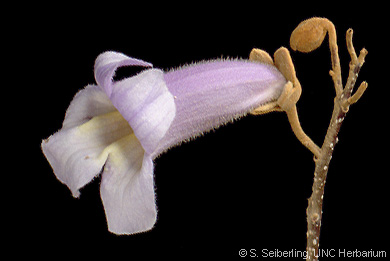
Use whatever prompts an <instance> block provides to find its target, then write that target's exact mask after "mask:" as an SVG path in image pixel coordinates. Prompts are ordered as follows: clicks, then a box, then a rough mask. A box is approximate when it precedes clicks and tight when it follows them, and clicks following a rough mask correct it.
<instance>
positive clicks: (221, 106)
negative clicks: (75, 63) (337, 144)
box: [42, 52, 286, 234]
mask: <svg viewBox="0 0 390 261" xmlns="http://www.w3.org/2000/svg"><path fill="white" fill-rule="evenodd" d="M121 66H144V67H147V68H145V70H144V71H142V72H141V73H139V74H137V75H135V76H133V77H129V78H125V79H123V80H120V81H114V80H113V76H114V74H115V71H116V69H117V68H118V67H121ZM94 72H95V79H96V83H97V84H96V85H88V86H87V87H85V88H84V89H83V90H81V91H79V92H78V93H77V94H76V95H75V97H74V99H73V101H72V102H71V104H70V105H69V108H68V110H67V112H66V115H65V119H64V122H63V126H62V128H61V129H60V130H59V131H58V132H57V133H55V134H53V135H51V136H50V137H49V138H47V139H45V140H43V141H42V151H43V153H44V155H45V156H46V158H47V160H48V161H49V163H50V164H51V166H52V168H53V171H54V174H55V175H56V177H57V178H58V179H59V180H60V181H61V182H62V183H64V184H65V185H67V186H68V187H69V189H70V190H71V192H72V194H73V196H74V197H79V195H80V192H79V190H80V189H81V188H82V187H83V186H84V185H86V184H87V183H89V182H90V181H91V180H92V179H93V178H94V177H96V176H98V175H99V174H101V183H100V195H101V198H102V202H103V205H104V209H105V213H106V218H107V223H108V229H109V230H110V231H111V232H113V233H116V234H133V233H138V232H143V231H147V230H149V229H151V228H152V227H153V226H154V224H155V222H156V217H157V209H156V204H155V194H154V180H153V168H154V165H153V159H154V158H155V157H157V156H158V155H160V154H161V153H163V152H164V151H166V150H167V149H169V148H170V147H172V146H174V145H178V144H180V143H181V142H183V141H188V140H190V139H191V138H193V137H196V136H199V135H201V134H203V133H204V132H207V131H209V130H212V129H215V128H217V127H219V126H221V125H223V124H226V123H228V122H230V121H232V120H234V119H236V118H238V117H241V116H244V115H246V114H247V113H248V112H250V111H252V110H253V109H254V108H257V107H259V106H261V105H264V104H267V103H269V102H273V101H275V100H277V99H278V97H279V96H280V94H281V93H282V90H283V88H284V85H285V84H286V79H285V78H284V76H283V75H282V74H281V73H280V72H279V71H278V70H277V69H276V67H274V66H272V65H269V64H262V63H256V62H250V61H248V60H212V61H206V62H200V63H197V64H193V65H189V66H185V67H182V68H179V69H176V70H172V71H169V72H164V71H162V70H159V69H154V68H152V65H151V64H150V63H147V62H144V61H141V60H138V59H134V58H130V57H127V56H125V55H123V54H121V53H116V52H105V53H102V54H101V55H99V56H98V57H97V59H96V62H95V70H94Z"/></svg>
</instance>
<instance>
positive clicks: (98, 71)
mask: <svg viewBox="0 0 390 261" xmlns="http://www.w3.org/2000/svg"><path fill="white" fill-rule="evenodd" d="M132 65H138V66H149V65H150V64H149V63H145V62H143V61H140V60H137V59H134V58H130V57H127V56H124V55H123V54H119V53H115V52H106V53H103V54H101V55H99V57H98V58H97V59H96V63H95V78H96V81H97V83H98V84H99V85H100V86H101V87H103V88H104V90H105V91H106V93H107V95H108V96H109V97H110V100H111V101H112V104H113V105H114V106H115V107H116V108H117V109H118V111H119V112H120V113H121V114H122V116H123V117H124V118H125V119H126V120H127V121H128V122H129V124H130V126H131V128H132V129H133V131H134V134H135V136H136V137H137V138H138V140H139V141H140V142H141V145H142V147H143V148H144V150H145V151H146V152H147V153H149V154H151V153H153V152H154V150H155V149H156V147H157V146H158V144H159V143H160V140H161V139H162V138H163V137H164V136H165V133H166V131H167V130H168V128H169V126H170V125H171V123H172V121H173V119H174V117H175V113H176V107H175V102H174V98H173V95H172V94H171V93H170V92H169V90H168V88H167V86H166V84H165V81H164V73H163V71H161V70H157V69H149V70H146V71H144V72H142V73H140V74H138V75H136V76H134V77H130V78H126V79H124V80H122V81H118V82H113V80H112V78H113V76H114V74H115V70H116V69H117V68H118V67H121V66H132Z"/></svg>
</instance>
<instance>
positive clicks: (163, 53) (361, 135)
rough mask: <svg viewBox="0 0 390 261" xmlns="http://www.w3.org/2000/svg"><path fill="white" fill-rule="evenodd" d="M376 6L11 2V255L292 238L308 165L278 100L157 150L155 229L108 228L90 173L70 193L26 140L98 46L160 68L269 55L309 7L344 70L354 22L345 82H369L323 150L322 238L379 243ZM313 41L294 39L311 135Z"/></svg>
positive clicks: (215, 248) (299, 246)
mask: <svg viewBox="0 0 390 261" xmlns="http://www.w3.org/2000/svg"><path fill="white" fill-rule="evenodd" d="M105 4H107V3H105ZM380 9H381V8H380V7H378V6H376V7H375V8H374V7H371V6H353V7H348V8H347V7H345V6H344V7H340V6H336V5H331V4H329V6H324V5H323V4H322V5H318V6H307V5H302V6H300V5H298V4H291V5H288V6H287V5H284V4H282V3H279V4H275V5H274V6H266V5H264V4H261V3H260V2H259V3H254V2H253V3H251V4H244V3H241V2H240V3H230V4H227V3H224V4H223V5H221V4H216V5H214V4H213V5H211V3H200V2H189V3H185V4H184V3H183V4H174V5H167V4H162V3H159V4H155V3H149V5H146V6H141V5H130V6H129V5H122V4H116V5H114V4H113V3H110V7H107V6H100V7H97V8H96V6H93V7H92V6H88V7H86V6H82V7H81V6H61V5H57V6H31V7H26V11H25V12H26V14H19V15H20V17H21V18H23V19H19V18H17V16H15V17H13V18H12V19H10V21H9V23H8V25H9V26H7V28H11V29H9V32H7V33H9V36H7V38H6V39H7V43H10V44H11V46H10V49H8V50H9V52H8V50H6V51H5V53H7V52H8V54H14V53H13V52H15V55H12V61H13V62H16V63H15V65H12V66H11V70H12V71H13V72H14V73H15V72H16V74H15V75H10V76H9V77H8V78H9V79H10V80H12V82H13V83H12V85H11V87H12V88H9V89H7V90H9V91H10V92H11V94H10V96H6V95H4V97H10V98H9V99H16V104H18V107H17V108H20V107H21V108H22V109H23V111H24V112H23V114H19V113H17V115H18V116H17V117H12V119H11V120H10V121H12V122H11V125H7V126H11V128H8V130H9V131H11V132H12V133H13V134H16V135H17V139H14V138H12V139H10V141H11V142H13V144H15V141H18V142H17V143H16V144H17V145H16V146H15V145H13V146H11V147H10V148H16V147H17V151H16V152H13V150H11V149H10V150H9V154H8V155H10V156H11V157H10V158H11V159H13V160H15V159H16V163H12V164H13V166H14V169H13V170H12V171H9V172H8V171H6V172H5V173H6V174H5V176H7V178H9V177H11V178H12V179H13V181H12V182H11V183H7V184H9V185H7V186H5V187H7V189H11V190H12V192H9V193H10V194H7V197H6V199H5V201H6V202H7V203H10V205H11V206H10V207H11V208H12V211H9V212H8V211H7V212H6V213H10V214H9V215H8V218H10V220H11V221H10V223H7V227H10V228H11V229H12V234H10V236H9V240H8V242H9V243H10V244H11V245H12V246H16V247H18V249H22V250H23V251H20V252H16V254H22V253H23V252H26V253H28V254H30V255H36V256H42V255H53V256H54V257H58V256H57V254H61V255H65V254H70V255H77V256H78V255H83V254H87V255H95V254H98V255H100V254H103V253H105V252H108V253H110V254H115V253H120V254H121V253H126V255H127V257H128V258H129V259H131V258H133V257H134V256H144V257H147V256H159V257H165V256H167V257H182V258H185V257H206V256H211V257H239V256H238V251H239V250H240V249H246V250H248V251H249V250H250V249H255V251H256V254H257V255H258V256H260V257H261V254H262V250H263V249H267V250H275V249H279V250H291V249H296V250H301V251H302V250H304V249H305V245H306V207H307V199H308V198H309V197H310V194H311V185H312V180H313V172H314V163H313V160H312V155H311V153H310V152H309V151H308V150H307V149H305V148H304V147H303V146H302V145H301V144H300V143H299V142H298V141H297V139H296V138H295V136H294V135H293V133H292V131H291V129H290V126H289V123H288V121H287V118H286V115H285V114H283V113H272V114H268V115H264V116H257V117H255V116H248V117H245V118H243V119H241V120H239V121H237V122H235V123H234V124H229V125H227V126H224V127H221V128H220V129H218V130H216V131H213V132H211V133H209V134H207V135H205V136H204V137H201V138H198V139H197V140H195V141H193V142H190V143H187V144H184V145H182V146H180V147H176V148H173V149H171V150H170V151H169V152H168V153H165V154H163V155H162V156H160V157H159V158H158V159H156V160H155V172H154V174H155V186H156V195H157V196H156V197H157V207H158V220H157V223H156V225H155V228H154V229H153V230H151V231H149V232H146V233H142V234H137V235H131V236H116V235H113V234H111V233H109V232H108V230H107V225H106V220H105V215H104V209H103V206H102V204H101V200H100V194H99V185H100V184H99V183H100V178H99V177H98V178H96V179H95V180H94V181H93V182H91V183H90V184H88V185H86V186H85V187H84V188H83V189H82V190H81V197H80V198H79V199H74V198H73V197H72V196H71V193H70V191H69V190H68V188H67V187H66V186H64V185H63V184H61V183H60V182H59V181H58V180H57V179H56V178H55V176H54V174H53V172H52V169H51V167H50V165H49V164H48V162H47V161H46V159H45V158H44V156H43V154H42V153H41V149H40V143H41V140H42V139H44V138H47V137H48V136H49V135H51V134H52V133H54V132H55V131H57V130H58V129H60V128H61V124H62V121H63V118H64V115H65V111H66V109H67V107H68V105H69V103H70V101H71V100H72V98H73V96H74V95H75V93H76V92H77V91H78V90H79V89H81V88H83V87H84V86H85V85H87V84H89V83H94V77H93V65H94V60H95V58H96V56H97V55H99V54H100V53H101V52H103V51H106V50H115V51H119V52H122V53H124V54H126V55H128V56H132V57H135V58H140V59H143V60H145V61H148V62H151V63H152V64H153V65H154V67H156V68H162V69H164V70H168V69H170V68H173V67H178V66H180V65H184V64H187V63H190V62H192V61H199V60H207V59H214V58H218V57H221V56H222V57H232V58H236V57H242V58H245V57H248V55H249V52H250V51H251V49H252V48H254V47H257V48H261V49H264V50H266V51H268V52H269V53H271V54H272V53H273V52H274V51H275V50H276V49H277V48H279V47H280V46H286V47H288V44H289V37H290V33H291V32H292V31H293V30H294V28H295V27H296V26H297V25H298V24H299V22H300V21H302V20H304V19H307V18H310V17H312V16H322V17H327V18H328V19H330V20H331V21H333V22H334V24H335V26H336V29H337V33H338V43H339V52H340V59H341V67H342V74H343V81H344V82H345V81H346V77H347V75H348V63H349V56H348V52H347V49H346V45H345V32H346V30H347V29H348V28H350V27H351V28H353V29H354V32H355V34H354V43H355V48H356V50H357V51H359V50H360V49H361V48H362V47H365V48H366V49H367V50H368V52H369V53H368V56H367V58H366V64H365V65H364V66H363V68H362V70H361V73H360V75H359V78H358V82H357V84H360V82H361V81H363V80H366V81H367V82H368V84H369V87H368V90H367V91H366V93H365V94H364V96H363V97H362V99H361V100H360V101H359V102H358V103H357V104H356V105H354V106H352V107H351V109H350V112H349V113H348V115H347V117H346V119H345V121H344V122H343V126H342V128H341V131H340V134H339V140H340V141H339V143H338V144H337V146H336V147H335V151H334V154H333V159H332V161H331V164H330V167H329V174H328V180H327V184H326V189H325V196H324V214H323V226H322V233H321V240H320V247H321V248H323V249H337V250H338V249H347V250H355V249H358V250H362V251H363V250H371V249H373V250H387V254H388V255H390V252H389V251H388V240H387V239H386V240H384V238H385V236H384V235H386V234H387V233H388V229H389V226H388V213H387V211H386V210H387V208H388V182H387V181H386V180H387V177H388V175H389V171H388V161H389V160H388V136H387V135H386V133H387V131H386V129H387V128H388V127H387V126H386V123H387V121H388V111H389V110H388V107H387V104H386V103H387V97H388V96H387V95H388V88H389V86H388V80H387V79H388V73H386V71H385V70H386V69H387V67H388V65H387V63H386V62H385V61H386V55H387V51H386V48H387V46H388V39H387V38H388V37H387V35H386V30H387V29H386V26H387V24H386V22H385V21H386V19H385V18H386V17H385V15H384V14H382V13H381V10H380ZM11 25H12V27H11ZM327 43H328V41H327V39H326V40H325V42H324V44H323V45H322V46H321V47H320V48H319V49H318V50H316V51H315V52H313V53H310V54H301V53H297V52H292V57H293V60H294V63H295V66H296V70H297V76H298V78H299V80H300V82H301V84H302V88H303V93H302V96H301V100H300V101H299V103H298V111H299V115H300V119H301V123H302V126H303V129H304V130H305V131H306V133H307V134H308V135H309V136H310V137H312V139H313V140H314V141H315V142H316V143H317V144H319V145H321V144H322V141H323V137H324V135H325V133H326V129H327V127H328V124H329V120H330V116H331V111H332V107H333V98H334V89H333V84H332V80H331V78H330V77H329V75H328V71H329V69H330V68H331V63H330V55H329V49H328V47H327ZM15 47H16V49H17V50H16V51H13V50H12V49H11V48H15ZM385 68H386V69H385ZM7 100H8V99H5V100H4V102H6V101H7ZM19 131H21V133H19ZM11 151H12V152H11ZM23 155H24V156H23ZM6 161H7V162H4V164H3V168H5V167H6V166H7V163H8V160H6ZM12 162H13V161H12ZM8 224H9V225H8ZM11 235H12V236H11ZM7 237H8V236H7ZM20 247H21V248H20ZM80 249H81V250H82V251H80V252H77V251H79V250H80ZM76 253H77V254H76ZM252 253H253V251H252ZM61 255H60V256H61ZM248 256H249V252H248ZM325 260H326V259H325Z"/></svg>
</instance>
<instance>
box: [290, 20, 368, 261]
mask: <svg viewBox="0 0 390 261" xmlns="http://www.w3.org/2000/svg"><path fill="white" fill-rule="evenodd" d="M308 32H309V35H308ZM324 32H328V34H329V48H330V52H331V60H332V70H331V71H330V75H331V76H332V79H333V82H334V87H335V90H336V98H335V99H334V108H333V113H332V118H331V121H330V124H329V127H328V131H327V133H326V136H325V139H324V142H323V144H322V147H321V149H320V153H319V156H318V157H317V156H316V157H315V171H314V182H313V187H312V195H311V197H310V198H309V202H308V207H307V210H306V213H307V245H306V250H307V254H308V256H307V260H318V257H319V242H320V232H321V222H322V204H323V198H324V188H325V183H326V177H327V174H328V169H329V163H330V160H331V158H332V154H333V150H334V148H335V146H336V143H337V142H338V137H337V136H338V133H339V130H340V127H341V124H342V122H343V121H344V118H345V116H346V114H347V112H348V110H349V106H350V105H351V104H353V103H356V102H357V101H358V100H359V99H360V97H361V96H362V95H363V93H364V91H365V90H366V89H367V83H366V82H363V83H362V84H361V85H360V87H359V88H358V90H357V91H356V92H355V94H353V95H352V91H353V88H354V86H355V83H356V79H357V77H358V73H359V71H360V68H361V67H362V65H363V63H364V58H365V56H366V55H367V51H366V50H365V49H362V51H361V52H360V55H359V57H357V55H356V53H355V49H354V47H353V44H352V34H353V31H352V29H349V30H348V31H347V35H346V41H347V48H348V52H349V54H350V56H351V62H350V69H349V75H348V80H347V83H346V85H345V88H342V82H341V69H340V60H339V56H338V48H337V42H336V30H335V27H334V25H333V24H332V23H331V22H330V21H329V20H328V19H325V18H312V19H308V20H306V21H304V22H302V23H301V24H300V25H298V27H297V28H296V29H295V30H294V32H293V33H292V35H291V39H290V43H291V47H292V48H293V49H294V50H295V49H297V50H299V51H304V52H310V51H312V50H314V49H316V48H317V47H318V46H320V44H321V42H322V40H323V39H324ZM313 42H314V44H313ZM313 46H314V47H315V48H314V47H313Z"/></svg>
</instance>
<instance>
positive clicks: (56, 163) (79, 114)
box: [41, 85, 133, 197]
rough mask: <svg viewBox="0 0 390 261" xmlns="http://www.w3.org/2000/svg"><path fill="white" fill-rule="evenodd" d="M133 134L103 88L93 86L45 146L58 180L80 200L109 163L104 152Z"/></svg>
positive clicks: (75, 101) (73, 104)
mask: <svg viewBox="0 0 390 261" xmlns="http://www.w3.org/2000/svg"><path fill="white" fill-rule="evenodd" d="M97 112H98V113H99V115H96V113H97ZM132 132H133V131H132V129H131V128H130V126H129V124H128V123H127V122H126V121H125V120H124V119H123V117H122V116H121V114H120V113H119V112H118V111H117V110H116V109H115V107H113V106H112V104H111V102H110V100H109V99H108V97H107V96H106V95H105V93H104V92H103V91H102V89H100V88H99V87H98V86H95V85H90V86H87V87H86V88H85V89H83V90H81V91H80V92H79V93H78V94H77V95H76V96H75V98H74V99H73V101H72V102H71V104H70V106H69V108H68V110H67V113H66V116H65V121H64V124H63V128H62V129H61V130H59V131H58V132H57V133H55V134H53V135H52V136H50V137H49V138H47V139H46V140H43V141H42V144H41V146H42V151H43V153H44V155H45V156H46V158H47V160H48V161H49V163H50V165H51V166H52V168H53V171H54V174H55V175H56V177H57V178H58V179H59V180H60V181H61V182H62V183H64V184H66V185H67V186H68V187H69V189H70V190H71V191H72V194H73V196H74V197H78V196H79V189H80V188H82V187H83V186H84V185H86V184H87V183H89V182H90V181H91V180H92V179H93V178H94V177H95V176H96V175H98V174H99V173H100V171H101V169H102V167H103V165H104V163H105V162H106V159H107V155H104V154H103V151H104V149H105V148H106V147H107V146H109V145H110V144H111V143H113V142H115V141H116V140H119V139H121V138H122V137H124V136H126V135H129V134H131V133H132Z"/></svg>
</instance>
